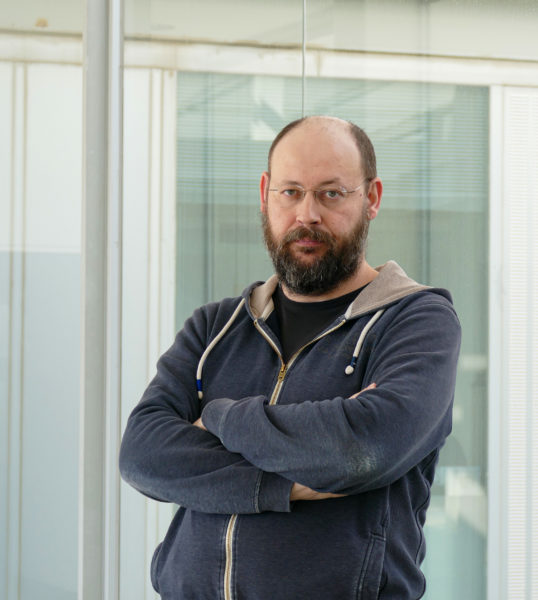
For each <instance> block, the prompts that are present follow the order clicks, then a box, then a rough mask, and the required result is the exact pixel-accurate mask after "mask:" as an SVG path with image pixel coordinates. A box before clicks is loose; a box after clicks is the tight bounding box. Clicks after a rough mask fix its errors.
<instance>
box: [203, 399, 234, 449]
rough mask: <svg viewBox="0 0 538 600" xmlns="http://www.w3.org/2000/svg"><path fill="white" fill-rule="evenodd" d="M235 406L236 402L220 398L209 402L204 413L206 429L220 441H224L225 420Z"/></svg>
mask: <svg viewBox="0 0 538 600" xmlns="http://www.w3.org/2000/svg"><path fill="white" fill-rule="evenodd" d="M234 404H235V400H231V399H230V398H218V399H216V400H212V401H211V402H209V404H207V405H206V407H205V408H204V410H203V411H202V423H203V424H204V427H205V428H206V429H207V430H208V431H209V432H210V433H212V434H213V435H216V436H217V437H218V438H219V439H220V440H222V433H223V432H222V428H223V424H224V420H225V418H226V415H227V413H228V411H229V410H230V408H232V406H233V405H234Z"/></svg>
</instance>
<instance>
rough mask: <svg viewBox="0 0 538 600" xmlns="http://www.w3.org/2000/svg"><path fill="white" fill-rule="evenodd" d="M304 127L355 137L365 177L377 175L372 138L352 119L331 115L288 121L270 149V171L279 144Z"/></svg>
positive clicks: (370, 178) (372, 177)
mask: <svg viewBox="0 0 538 600" xmlns="http://www.w3.org/2000/svg"><path fill="white" fill-rule="evenodd" d="M304 127H306V128H308V129H312V130H314V131H315V130H316V129H317V130H319V131H320V132H326V131H327V130H332V131H333V133H334V135H343V136H346V135H349V136H350V137H351V138H352V139H353V141H354V143H355V145H356V147H357V149H358V151H359V157H360V163H361V164H360V165H358V167H359V168H360V167H361V166H362V170H363V174H364V177H365V178H366V179H368V180H372V179H374V178H375V177H377V167H376V157H375V151H374V147H373V145H372V142H371V141H370V138H369V137H368V136H367V135H366V133H365V132H364V131H363V130H362V129H361V128H360V127H358V126H357V125H355V123H352V122H351V121H345V120H344V119H339V118H338V117H329V116H311V117H303V118H302V119H297V120H295V121H292V122H291V123H288V124H287V125H286V126H285V127H284V128H283V129H282V130H281V131H280V132H279V133H278V134H277V136H276V137H275V139H274V140H273V143H272V144H271V147H270V149H269V156H268V166H267V170H268V172H269V173H271V161H272V158H273V154H274V151H275V148H276V147H277V146H278V144H279V143H280V142H281V141H282V139H283V138H284V137H286V136H287V135H288V134H289V133H291V132H292V131H293V130H296V129H298V128H304Z"/></svg>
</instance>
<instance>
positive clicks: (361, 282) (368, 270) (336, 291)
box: [281, 260, 379, 302]
mask: <svg viewBox="0 0 538 600" xmlns="http://www.w3.org/2000/svg"><path fill="white" fill-rule="evenodd" d="M378 275H379V273H378V272H377V271H376V270H375V269H374V268H373V267H371V266H370V265H369V264H368V263H367V262H366V261H365V260H362V261H361V262H360V265H359V266H358V268H357V270H356V271H355V273H354V274H353V275H352V276H351V277H349V278H348V279H346V280H345V281H342V282H341V283H339V284H338V285H337V286H336V287H335V288H333V289H332V290H329V291H328V292H323V293H321V294H309V295H305V294H297V293H296V292H292V291H291V290H290V289H289V288H288V287H287V286H286V284H284V283H281V285H282V291H283V292H284V294H285V295H286V297H287V298H289V299H290V300H294V301H295V302H322V301H323V300H332V299H333V298H339V297H340V296H344V295H345V294H349V293H350V292H352V291H353V290H357V289H359V288H361V287H363V286H365V285H366V284H367V283H370V281H373V280H374V279H375V278H376V277H377V276H378Z"/></svg>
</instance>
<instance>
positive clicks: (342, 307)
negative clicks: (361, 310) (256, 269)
mask: <svg viewBox="0 0 538 600" xmlns="http://www.w3.org/2000/svg"><path fill="white" fill-rule="evenodd" d="M366 285H368V284H366ZM365 287H366V286H363V287H361V288H359V289H357V290H354V291H353V292H349V294H345V295H344V296H339V297H338V298H332V299H331V300H322V301H321V302H296V301H295V300H290V299H289V298H288V297H286V296H285V294H284V292H283V291H282V288H281V287H280V285H278V286H277V288H276V290H275V292H274V293H273V303H274V305H275V312H276V314H277V317H278V324H279V330H280V331H279V338H280V343H281V345H282V356H283V358H284V362H288V360H289V359H290V358H291V357H292V356H293V355H294V354H295V352H297V350H299V349H300V348H302V347H303V346H304V345H305V344H307V343H308V342H310V341H311V340H313V339H314V338H315V337H316V335H318V334H319V333H321V332H322V331H323V330H324V329H326V328H327V327H329V325H331V323H333V322H334V321H335V320H336V318H337V317H339V316H340V315H343V314H344V312H345V311H346V309H347V307H348V306H349V305H350V304H351V303H352V302H353V300H354V299H355V297H356V296H357V294H358V293H359V292H361V291H362V290H363V289H364V288H365Z"/></svg>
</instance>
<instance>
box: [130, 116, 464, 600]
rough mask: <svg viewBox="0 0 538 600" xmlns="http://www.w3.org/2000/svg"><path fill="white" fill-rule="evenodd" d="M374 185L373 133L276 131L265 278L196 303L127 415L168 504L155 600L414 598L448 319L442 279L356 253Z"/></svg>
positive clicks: (156, 493)
mask: <svg viewBox="0 0 538 600" xmlns="http://www.w3.org/2000/svg"><path fill="white" fill-rule="evenodd" d="M381 195H382V184H381V180H380V179H379V178H378V177H377V173H376V159H375V153H374V149H373V147H372V144H371V142H370V140H369V138H368V137H367V135H366V134H365V133H364V131H362V130H361V129H360V128H359V127H357V126H356V125H354V124H352V123H349V122H347V121H343V120H341V119H336V118H332V117H306V118H303V119H300V120H297V121H294V122H292V123H290V124H289V125H287V126H286V127H285V128H284V129H283V130H282V131H281V132H280V133H279V134H278V135H277V137H276V138H275V141H274V142H273V144H272V146H271V149H270V151H269V161H268V170H267V171H266V172H264V173H263V175H262V177H261V182H260V197H261V211H262V221H263V232H264V238H265V242H266V245H267V248H268V250H269V253H270V255H271V258H272V260H273V264H274V267H275V272H276V274H275V275H274V276H273V277H272V278H270V279H269V280H268V281H267V282H265V283H263V284H260V283H259V282H258V283H255V284H253V285H251V286H249V287H248V288H247V289H246V290H245V292H244V293H243V295H242V296H241V297H240V298H229V299H225V300H223V301H221V302H219V303H213V304H209V305H207V306H203V307H201V308H200V309H198V310H197V311H196V312H195V313H194V315H193V316H192V317H191V318H190V319H189V320H188V321H187V322H186V323H185V326H184V328H183V330H182V331H181V332H179V334H178V335H177V337H176V340H175V342H174V344H173V345H172V347H171V348H170V349H169V350H168V351H167V352H166V353H165V354H164V355H163V356H162V357H161V359H160V360H159V363H158V365H157V374H156V376H155V378H154V379H153V381H152V382H151V383H150V385H149V387H148V388H147V390H146V391H145V393H144V395H143V397H142V399H141V401H140V403H139V404H138V405H137V406H136V408H135V409H134V411H133V413H132V415H131V416H130V418H129V421H128V424H127V428H126V431H125V435H124V438H123V442H122V448H121V455H120V468H121V472H122V475H123V477H124V479H125V480H126V481H127V482H129V483H130V484H131V485H133V486H134V487H135V488H136V489H138V490H139V491H140V492H142V493H143V494H145V495H147V496H149V497H151V498H155V499H158V500H161V501H167V502H175V503H177V504H179V505H180V508H179V510H178V512H177V513H176V515H175V517H174V519H173V521H172V523H171V525H170V528H169V530H168V533H167V535H166V537H165V539H164V541H163V542H162V543H161V544H160V545H159V546H158V548H157V549H156V551H155V554H154V557H153V561H152V567H151V578H152V583H153V586H154V588H155V590H156V591H157V592H158V593H159V594H160V595H161V597H162V598H164V599H166V600H186V599H189V600H191V599H207V600H215V599H226V600H232V599H234V600H254V599H256V600H288V599H289V600H299V599H303V598H304V599H306V598H308V599H310V600H311V599H320V600H331V599H334V600H336V599H338V600H346V599H352V598H353V599H354V600H357V599H360V600H373V599H389V598H390V599H397V600H415V599H418V598H421V597H422V596H423V594H424V591H425V581H424V576H423V574H422V572H421V570H420V564H421V562H422V560H423V558H424V553H425V545H424V534H423V525H424V521H425V515H426V509H427V507H428V503H429V498H430V487H431V484H432V482H433V477H434V470H435V465H436V463H437V459H438V455H439V449H440V447H441V446H442V444H443V443H444V440H445V438H446V436H447V435H448V434H449V432H450V430H451V412H452V402H453V395H454V386H455V374H456V362H457V356H458V353H459V346H460V327H459V323H458V319H457V316H456V314H455V312H454V309H453V307H452V303H451V299H450V294H449V293H448V292H447V291H446V290H442V289H432V288H428V287H426V286H424V285H420V284H418V283H416V282H415V281H413V280H411V279H410V278H408V277H407V276H406V274H405V273H404V272H403V270H402V269H401V268H400V267H399V266H398V265H397V264H396V263H395V262H392V261H390V262H388V263H387V264H385V265H383V266H381V267H378V268H375V269H374V268H372V267H371V266H370V265H369V264H368V263H367V261H366V259H365V246H366V238H367V234H368V225H369V222H370V221H371V220H372V219H374V218H375V217H376V216H377V214H378V211H379V206H380V201H381Z"/></svg>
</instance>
